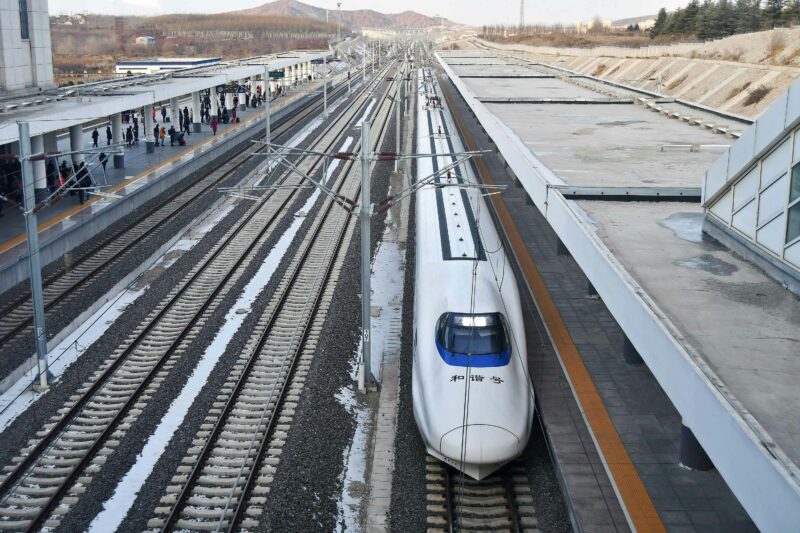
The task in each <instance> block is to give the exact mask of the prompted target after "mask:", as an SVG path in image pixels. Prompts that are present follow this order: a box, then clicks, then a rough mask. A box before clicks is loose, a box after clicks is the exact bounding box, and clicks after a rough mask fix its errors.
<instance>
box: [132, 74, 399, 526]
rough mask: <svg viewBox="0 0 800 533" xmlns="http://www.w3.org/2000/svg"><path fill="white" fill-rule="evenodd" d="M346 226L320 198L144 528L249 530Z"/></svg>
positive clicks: (341, 253)
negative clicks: (304, 231) (320, 205)
mask: <svg viewBox="0 0 800 533" xmlns="http://www.w3.org/2000/svg"><path fill="white" fill-rule="evenodd" d="M386 70H388V68H387V69H386ZM386 70H384V72H386ZM379 76H381V77H382V76H384V73H379ZM390 108H391V101H390V99H388V98H386V97H384V98H381V99H380V104H379V106H378V109H377V111H376V112H375V115H374V116H375V117H376V118H375V123H376V124H375V126H377V127H375V126H374V127H375V130H374V131H376V132H377V133H378V135H376V136H375V137H373V140H372V147H373V149H377V148H378V147H379V146H380V144H381V142H382V139H383V136H384V133H385V131H386V128H387V126H388V123H389V117H390V113H389V110H390ZM356 151H357V150H356ZM359 169H360V168H359V166H358V165H357V164H356V163H355V162H354V161H348V162H347V164H346V167H345V168H344V169H343V170H342V172H341V173H340V178H339V180H338V181H337V183H336V185H335V187H334V189H335V190H336V191H337V192H338V193H339V194H341V195H343V196H346V197H348V198H351V199H355V198H356V197H357V196H358V194H359V192H360V184H359V172H358V171H359ZM356 221H357V219H356V218H354V217H350V216H349V214H348V213H347V212H345V211H344V210H343V209H340V208H339V207H337V206H336V205H335V204H334V202H333V201H332V200H331V199H330V198H326V200H325V202H324V203H323V205H322V207H321V209H320V212H319V214H318V215H317V216H316V217H315V218H314V220H313V223H312V225H311V227H310V228H309V231H308V232H307V234H306V237H305V239H304V240H303V242H302V243H301V245H300V247H299V249H298V251H297V253H296V254H295V256H294V258H293V259H292V261H291V263H290V265H289V267H288V268H287V270H286V271H285V273H284V275H283V277H282V279H281V282H280V284H279V286H278V289H277V290H276V291H275V293H274V294H273V295H272V298H271V299H270V302H269V304H268V306H267V309H266V311H265V312H264V313H263V315H262V318H261V320H260V321H259V323H258V325H257V327H256V328H255V329H254V331H253V332H252V334H251V337H250V339H249V341H248V343H247V349H246V350H245V351H244V352H243V353H242V354H240V356H239V360H238V362H237V365H236V367H235V371H234V372H233V373H231V375H230V376H229V377H228V379H227V381H226V383H225V385H224V386H223V387H222V389H221V391H220V393H219V395H218V396H217V398H216V402H215V403H214V405H213V408H212V410H211V412H210V413H209V415H208V416H207V417H206V419H205V423H204V424H203V425H202V427H201V429H200V431H199V432H198V434H197V435H196V437H195V439H194V441H193V446H192V448H190V450H189V452H188V454H187V455H186V456H185V457H184V459H183V462H182V463H183V464H182V465H181V466H180V467H179V469H178V473H177V474H176V475H175V476H174V477H173V478H172V484H171V485H170V486H169V487H167V494H166V495H165V496H163V497H162V499H161V503H162V506H161V507H158V508H157V509H156V511H155V514H156V517H155V518H153V519H151V520H150V521H149V523H148V526H149V527H150V528H153V529H154V530H161V531H172V530H175V529H177V530H181V531H187V530H188V531H219V530H225V531H235V530H238V529H239V528H241V529H243V530H252V529H254V528H257V527H258V517H259V516H260V515H261V514H262V512H263V505H264V503H265V501H266V494H268V492H269V489H270V484H271V482H272V478H273V474H274V473H275V471H276V468H277V467H278V464H279V462H280V456H281V450H282V448H283V445H284V442H285V438H286V435H287V433H288V431H289V427H290V425H291V423H292V420H293V416H294V411H295V408H296V407H297V403H298V401H299V398H300V394H301V392H302V390H303V387H304V384H305V380H306V376H307V373H308V369H309V367H310V365H311V362H312V359H313V355H314V351H315V349H316V345H317V342H318V340H319V334H320V332H321V330H322V326H323V324H324V321H325V318H326V313H327V310H328V307H329V305H330V302H331V298H332V296H333V291H334V288H335V285H336V280H337V279H338V276H339V272H340V271H341V268H342V265H343V262H344V259H345V254H346V252H347V249H348V244H349V242H350V238H351V237H352V234H353V231H354V229H355V226H356Z"/></svg>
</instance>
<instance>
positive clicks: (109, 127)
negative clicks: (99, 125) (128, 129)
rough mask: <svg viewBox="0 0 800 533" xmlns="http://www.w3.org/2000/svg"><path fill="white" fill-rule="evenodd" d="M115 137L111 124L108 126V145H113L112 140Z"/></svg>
mask: <svg viewBox="0 0 800 533" xmlns="http://www.w3.org/2000/svg"><path fill="white" fill-rule="evenodd" d="M113 138H114V136H113V135H112V134H111V126H106V141H108V142H107V144H106V146H111V140H112V139H113Z"/></svg>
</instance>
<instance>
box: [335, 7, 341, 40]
mask: <svg viewBox="0 0 800 533" xmlns="http://www.w3.org/2000/svg"><path fill="white" fill-rule="evenodd" d="M336 15H337V17H338V22H337V24H336V40H337V41H341V40H342V3H341V2H336Z"/></svg>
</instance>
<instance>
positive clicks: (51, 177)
mask: <svg viewBox="0 0 800 533" xmlns="http://www.w3.org/2000/svg"><path fill="white" fill-rule="evenodd" d="M44 172H45V176H47V190H48V191H50V192H53V191H55V190H56V188H57V187H56V180H58V167H56V163H55V161H54V160H53V158H50V159H48V160H47V165H46V166H45V171H44Z"/></svg>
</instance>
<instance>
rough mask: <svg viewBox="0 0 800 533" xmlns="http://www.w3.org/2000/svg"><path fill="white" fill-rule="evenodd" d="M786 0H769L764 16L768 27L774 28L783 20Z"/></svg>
mask: <svg viewBox="0 0 800 533" xmlns="http://www.w3.org/2000/svg"><path fill="white" fill-rule="evenodd" d="M785 4H786V1H785V0H767V3H766V5H765V6H764V11H763V18H764V23H765V24H766V26H767V28H774V27H775V26H778V25H780V24H781V22H782V21H783V8H784V5H785Z"/></svg>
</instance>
